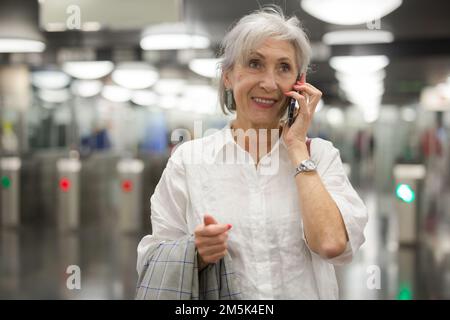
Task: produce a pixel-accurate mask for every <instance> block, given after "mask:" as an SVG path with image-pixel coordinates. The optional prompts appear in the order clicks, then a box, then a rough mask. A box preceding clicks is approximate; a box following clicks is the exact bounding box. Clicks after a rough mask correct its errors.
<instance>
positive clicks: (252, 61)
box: [248, 59, 261, 69]
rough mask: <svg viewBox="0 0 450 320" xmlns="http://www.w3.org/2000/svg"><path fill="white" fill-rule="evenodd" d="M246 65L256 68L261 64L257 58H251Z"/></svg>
mask: <svg viewBox="0 0 450 320" xmlns="http://www.w3.org/2000/svg"><path fill="white" fill-rule="evenodd" d="M248 66H249V67H250V68H253V69H258V68H259V67H260V66H261V63H260V62H259V61H258V60H255V59H252V60H250V61H249V63H248Z"/></svg>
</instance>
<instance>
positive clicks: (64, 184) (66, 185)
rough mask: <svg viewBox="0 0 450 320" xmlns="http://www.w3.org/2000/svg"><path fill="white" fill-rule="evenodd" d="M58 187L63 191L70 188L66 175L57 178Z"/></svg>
mask: <svg viewBox="0 0 450 320" xmlns="http://www.w3.org/2000/svg"><path fill="white" fill-rule="evenodd" d="M59 188H60V189H61V190H62V191H63V192H67V191H69V189H70V180H69V179H68V178H66V177H64V178H61V179H60V180H59Z"/></svg>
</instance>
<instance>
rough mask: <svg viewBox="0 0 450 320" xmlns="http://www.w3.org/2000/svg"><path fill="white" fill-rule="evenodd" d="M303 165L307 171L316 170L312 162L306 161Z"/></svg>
mask: <svg viewBox="0 0 450 320" xmlns="http://www.w3.org/2000/svg"><path fill="white" fill-rule="evenodd" d="M304 164H305V167H306V169H307V170H314V169H316V164H315V163H314V162H313V161H311V160H306V161H305V163H304Z"/></svg>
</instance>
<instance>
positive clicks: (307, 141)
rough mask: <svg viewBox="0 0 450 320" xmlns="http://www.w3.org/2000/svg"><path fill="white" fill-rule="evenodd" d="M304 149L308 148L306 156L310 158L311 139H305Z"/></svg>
mask: <svg viewBox="0 0 450 320" xmlns="http://www.w3.org/2000/svg"><path fill="white" fill-rule="evenodd" d="M306 147H307V148H308V154H309V156H311V139H310V138H308V139H306Z"/></svg>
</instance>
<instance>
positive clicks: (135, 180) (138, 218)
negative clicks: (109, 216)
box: [117, 159, 144, 232]
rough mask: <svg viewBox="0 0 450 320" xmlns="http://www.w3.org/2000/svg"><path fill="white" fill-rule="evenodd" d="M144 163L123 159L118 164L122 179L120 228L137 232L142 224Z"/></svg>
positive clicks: (120, 178) (124, 230)
mask: <svg viewBox="0 0 450 320" xmlns="http://www.w3.org/2000/svg"><path fill="white" fill-rule="evenodd" d="M143 170H144V163H143V162H142V161H141V160H138V159H123V160H120V161H119V162H118V164H117V171H118V172H119V181H120V198H119V201H120V202H119V217H118V226H119V230H120V231H123V232H135V231H138V230H139V229H140V228H141V227H142V226H141V225H142V172H143Z"/></svg>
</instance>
